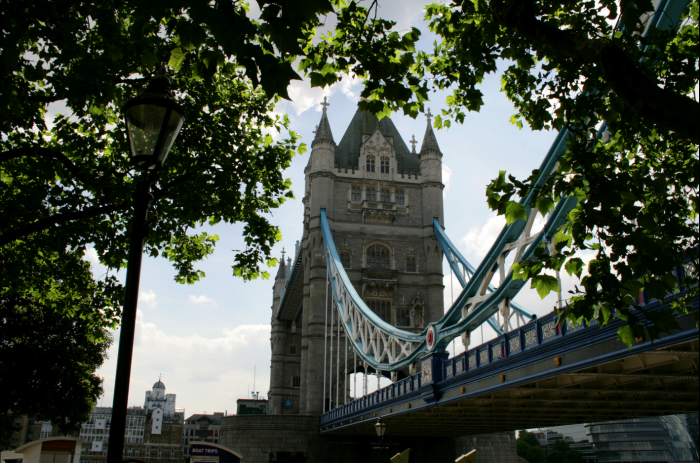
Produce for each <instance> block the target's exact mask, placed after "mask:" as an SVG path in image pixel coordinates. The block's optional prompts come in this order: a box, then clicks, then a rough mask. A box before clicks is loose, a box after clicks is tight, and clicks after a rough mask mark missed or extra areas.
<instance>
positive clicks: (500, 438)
mask: <svg viewBox="0 0 700 463" xmlns="http://www.w3.org/2000/svg"><path fill="white" fill-rule="evenodd" d="M454 439H455V453H456V455H457V457H460V456H461V455H464V454H465V453H469V452H471V451H472V450H474V449H476V461H477V463H518V461H519V460H518V454H517V451H516V442H515V433H514V432H501V433H496V434H480V435H478V436H461V437H455V438H454Z"/></svg>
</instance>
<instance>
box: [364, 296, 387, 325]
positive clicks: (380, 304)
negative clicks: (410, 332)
mask: <svg viewBox="0 0 700 463" xmlns="http://www.w3.org/2000/svg"><path fill="white" fill-rule="evenodd" d="M367 305H368V306H369V308H370V309H372V312H374V313H376V314H377V315H379V318H381V319H382V320H384V321H385V322H387V323H391V301H382V300H374V299H370V300H369V301H367Z"/></svg>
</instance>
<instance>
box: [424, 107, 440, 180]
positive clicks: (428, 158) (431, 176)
mask: <svg viewBox="0 0 700 463" xmlns="http://www.w3.org/2000/svg"><path fill="white" fill-rule="evenodd" d="M426 115H427V116H428V126H427V127H426V128H425V136H424V137H423V144H422V145H421V148H420V154H419V156H420V171H421V175H422V176H423V180H427V181H431V182H440V183H442V152H441V151H440V147H439V146H438V142H437V139H436V138H435V132H433V126H432V124H431V123H430V118H431V117H432V116H433V115H432V114H430V109H428V113H427V114H426Z"/></svg>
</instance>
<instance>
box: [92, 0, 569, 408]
mask: <svg viewBox="0 0 700 463" xmlns="http://www.w3.org/2000/svg"><path fill="white" fill-rule="evenodd" d="M424 3H427V2H420V1H403V2H400V1H393V2H382V9H381V11H380V14H382V15H383V16H385V17H388V18H392V19H395V20H396V21H397V22H398V24H397V26H396V27H395V29H396V30H402V29H405V28H407V27H410V26H415V27H418V28H419V29H420V30H421V31H422V33H423V39H422V40H421V42H420V43H419V46H421V47H423V48H428V47H430V46H431V44H432V42H433V40H435V38H434V37H433V36H430V35H429V34H428V31H427V25H426V23H424V22H423V14H424V13H423V11H422V5H423V4H424ZM500 86H501V84H500V74H495V75H490V76H488V77H487V78H486V79H485V80H484V82H483V84H482V86H481V89H482V92H483V93H484V103H485V105H484V107H483V109H482V110H481V112H480V113H469V114H468V116H467V119H466V121H465V123H464V124H463V125H459V124H455V125H453V127H452V128H450V129H443V130H440V131H438V132H437V133H436V135H437V140H438V143H439V145H440V148H441V150H442V152H443V181H444V183H445V185H446V187H445V190H444V208H445V226H446V232H447V234H448V235H449V236H450V238H451V240H452V241H453V242H454V243H455V244H457V245H458V246H459V247H460V249H461V251H462V252H463V254H464V255H465V256H466V258H467V259H468V260H469V261H470V262H471V263H472V264H473V265H474V266H477V265H478V263H479V262H480V260H481V258H482V257H483V255H484V254H485V253H486V252H487V251H488V249H489V248H490V246H491V244H492V243H493V241H494V239H495V237H496V236H497V235H498V233H499V231H500V229H501V228H502V226H503V224H504V221H503V220H502V219H500V218H497V217H495V216H494V215H493V213H491V211H490V210H489V208H488V206H487V204H486V198H485V195H484V193H485V187H486V185H487V184H488V183H489V182H490V181H491V180H492V179H493V178H495V177H496V176H497V175H498V171H499V170H507V171H508V173H511V174H514V175H515V176H516V177H519V178H525V177H527V176H528V175H529V173H530V171H531V170H532V169H534V168H537V167H538V166H539V163H540V162H541V160H542V158H543V157H544V155H545V153H546V152H547V149H548V148H549V146H550V144H551V143H552V141H553V140H554V137H555V136H556V133H552V132H531V131H530V130H529V129H528V128H527V127H525V128H524V129H523V130H519V129H518V128H517V127H516V126H514V125H512V124H511V123H510V122H509V119H510V116H511V115H512V114H513V113H514V112H515V111H514V109H513V107H512V105H511V104H510V102H509V101H508V100H507V99H506V98H505V95H504V94H503V93H501V92H500ZM360 90H361V83H360V82H359V81H357V80H351V79H349V78H346V79H344V80H343V81H342V82H340V83H338V84H336V85H334V86H333V87H331V88H327V89H323V90H322V89H312V88H310V86H309V84H308V82H307V81H303V82H295V83H294V84H293V85H292V87H291V89H290V92H289V93H290V96H291V98H292V100H293V101H292V102H286V101H285V102H282V103H280V104H278V105H277V107H276V108H275V112H278V113H283V114H287V115H288V116H289V119H290V121H291V129H292V130H294V131H296V132H297V133H299V134H300V135H301V136H302V137H303V139H302V141H303V142H305V143H306V144H307V145H310V144H311V140H312V139H313V137H312V131H313V130H314V127H315V126H316V124H318V122H319V119H320V116H321V106H320V105H319V103H320V102H321V101H322V99H323V96H328V98H329V102H330V104H331V106H330V107H329V109H328V117H329V121H330V124H331V128H332V131H333V135H334V137H335V140H336V142H338V141H340V139H341V138H342V135H343V133H344V132H345V128H346V127H347V126H348V124H349V122H350V120H351V118H352V116H353V114H354V113H355V110H356V105H357V101H358V99H359V92H360ZM445 96H446V94H444V93H441V92H437V93H434V94H432V95H431V103H430V105H429V107H430V108H431V111H432V112H433V114H437V113H439V111H440V109H441V108H443V107H444V100H445ZM392 120H393V122H394V124H395V125H396V127H397V129H398V131H399V133H400V134H401V135H402V137H403V138H404V140H405V141H408V140H409V139H410V138H411V135H415V136H416V139H417V140H418V141H419V143H420V142H421V140H422V136H423V134H424V132H425V126H426V119H425V117H424V116H422V115H421V116H419V117H418V118H417V119H415V120H414V119H411V118H409V117H403V116H402V115H401V114H395V115H393V116H392ZM419 146H420V145H419ZM308 156H309V153H306V154H304V155H300V156H299V155H298V156H297V157H295V158H294V160H293V162H292V165H291V167H290V168H289V169H287V171H286V172H285V177H288V178H290V179H291V180H292V184H293V190H294V191H295V193H296V199H294V200H290V201H287V202H286V203H285V204H284V205H283V206H282V207H281V208H280V209H278V210H276V211H274V213H273V214H272V217H271V221H272V222H273V223H274V224H276V225H278V226H279V227H280V228H281V230H282V235H283V242H281V243H279V244H278V245H277V246H276V247H275V249H274V255H275V256H279V255H280V253H281V251H282V248H283V247H284V248H285V249H286V250H287V251H290V250H293V249H294V243H295V241H296V240H297V239H299V238H300V237H301V233H302V218H303V206H302V203H301V198H302V196H303V185H304V177H303V169H304V167H305V166H306V163H307V161H308ZM206 229H207V231H211V232H214V233H217V234H218V235H219V237H220V241H219V242H218V243H217V250H216V252H215V254H214V255H213V256H212V257H210V258H208V259H206V260H205V261H204V262H202V263H201V264H200V265H199V268H201V269H202V270H204V271H205V272H206V278H204V279H203V280H202V281H200V282H198V283H196V284H194V285H180V284H177V283H175V281H174V280H173V276H174V274H175V272H174V270H173V268H172V267H171V265H170V264H169V263H168V262H167V261H166V260H164V259H162V258H157V259H153V258H145V259H144V263H143V269H142V274H141V290H140V294H141V297H140V300H139V311H138V318H137V333H136V341H135V346H134V358H133V367H132V376H131V388H130V397H129V405H143V401H144V392H145V391H146V390H147V389H150V388H151V386H152V384H153V383H154V382H155V381H157V380H158V377H159V375H160V374H161V373H162V379H163V382H164V383H165V385H166V387H167V392H168V393H175V394H177V406H178V407H179V408H183V407H184V408H185V409H186V413H187V414H188V415H189V414H192V413H203V412H207V413H212V412H215V411H225V410H228V411H229V413H231V412H233V411H235V408H236V399H238V398H245V397H249V393H250V391H251V390H253V383H254V381H255V390H257V391H260V392H261V393H262V394H263V395H264V396H265V394H266V393H267V390H268V385H269V368H270V343H269V332H270V326H269V325H270V315H271V311H270V306H271V302H272V293H271V288H272V283H273V281H272V279H270V280H257V281H253V282H248V283H244V282H243V281H242V280H240V279H237V278H234V277H233V276H232V271H231V264H232V262H233V256H234V253H233V252H232V250H233V249H241V247H242V246H244V245H243V241H242V239H241V229H242V226H241V225H234V226H231V225H218V226H216V227H206ZM86 259H88V260H91V261H92V262H93V264H94V265H93V266H94V272H95V274H96V275H97V276H99V275H101V274H102V273H104V269H102V268H101V267H100V266H99V265H98V264H96V255H95V254H94V251H88V253H87V254H86ZM444 271H445V274H446V275H447V276H446V278H445V300H446V302H447V303H448V305H449V302H451V288H450V277H449V267H448V266H447V264H446V263H445V264H444ZM270 272H271V273H272V275H273V276H274V273H275V272H276V269H270ZM122 277H123V275H122ZM570 285H571V283H570V282H566V283H565V287H569V286H570ZM458 286H459V285H458V284H457V286H456V287H455V288H454V291H453V294H454V297H455V298H456V297H457V295H458V293H459V290H458ZM517 302H519V303H520V304H521V305H523V306H525V307H527V308H528V309H530V310H531V311H533V312H535V313H538V314H544V313H547V312H549V311H551V310H552V307H553V305H554V302H555V297H554V296H553V295H550V296H549V297H548V298H546V299H545V300H544V301H542V300H540V298H539V296H537V294H536V293H534V291H532V290H529V289H527V290H523V291H522V292H521V294H520V295H519V297H518V298H517ZM492 334H493V333H492V332H491V331H490V330H488V329H487V330H485V336H486V338H487V339H488V338H489V337H491V336H492ZM473 339H474V340H475V341H476V342H477V343H480V338H479V336H478V335H477V336H475V337H474V338H473ZM116 341H118V333H115V345H114V346H113V348H112V349H110V353H109V355H110V358H109V359H108V360H107V361H106V362H105V364H104V366H103V367H102V368H101V369H100V370H99V374H100V375H101V376H103V377H104V379H105V385H104V386H105V395H104V397H103V398H102V400H101V404H102V405H104V406H108V405H111V402H112V390H113V383H114V372H115V368H116V357H117V356H116V344H117V342H116ZM456 350H457V352H459V351H460V350H461V346H457V348H456ZM254 368H255V369H256V371H257V374H256V376H255V379H254V375H253V371H254ZM370 384H375V383H373V382H371V381H370Z"/></svg>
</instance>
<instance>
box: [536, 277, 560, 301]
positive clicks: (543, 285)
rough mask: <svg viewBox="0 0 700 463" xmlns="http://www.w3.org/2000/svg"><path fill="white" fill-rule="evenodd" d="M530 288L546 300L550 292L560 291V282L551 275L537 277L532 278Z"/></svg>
mask: <svg viewBox="0 0 700 463" xmlns="http://www.w3.org/2000/svg"><path fill="white" fill-rule="evenodd" d="M530 287H531V288H534V289H536V290H537V294H539V295H540V298H542V299H544V298H545V297H547V294H549V293H550V292H552V291H554V292H557V291H559V281H557V279H556V278H554V277H553V276H551V275H546V274H544V275H536V276H533V277H532V280H531V286H530Z"/></svg>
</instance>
